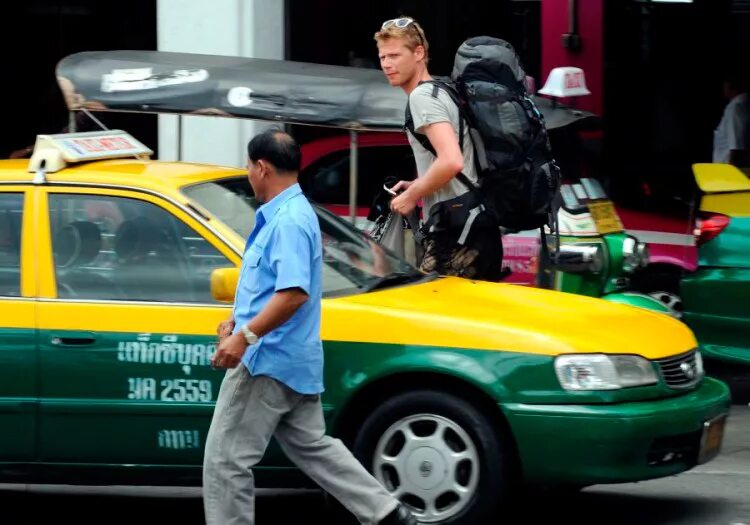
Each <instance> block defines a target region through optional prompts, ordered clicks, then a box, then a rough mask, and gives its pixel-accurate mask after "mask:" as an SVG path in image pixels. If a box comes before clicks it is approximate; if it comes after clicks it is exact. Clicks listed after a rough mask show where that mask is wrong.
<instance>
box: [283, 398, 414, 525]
mask: <svg viewBox="0 0 750 525" xmlns="http://www.w3.org/2000/svg"><path fill="white" fill-rule="evenodd" d="M276 388H277V389H279V390H286V391H287V395H296V396H298V402H297V404H296V406H295V407H294V408H293V409H292V411H291V412H289V413H288V414H287V415H286V416H284V418H283V419H282V420H281V421H280V422H279V426H278V428H277V429H276V434H275V437H276V440H277V441H278V442H279V444H280V445H281V448H282V449H283V451H284V453H285V454H286V455H287V456H288V457H289V459H291V460H292V461H293V462H294V463H295V464H296V465H297V466H298V467H299V468H301V469H302V470H303V471H304V472H305V473H306V474H307V475H308V476H310V477H311V478H312V479H313V480H314V481H315V482H316V483H317V484H318V485H320V486H321V488H323V489H324V490H325V491H326V492H328V493H329V494H331V495H332V496H333V497H335V498H336V499H337V500H339V501H340V502H341V504H342V505H344V506H345V507H346V508H347V509H349V511H350V512H351V513H352V514H354V515H355V516H356V517H357V519H358V520H359V521H360V522H361V523H365V524H375V523H379V522H380V521H381V520H382V519H383V518H384V517H386V516H387V515H389V514H391V513H392V512H393V511H394V509H395V508H396V507H397V506H398V503H399V502H398V500H397V499H395V498H394V497H393V496H391V495H390V494H389V493H388V491H387V490H385V488H384V487H383V486H382V485H381V484H380V483H379V482H378V480H376V479H375V478H374V477H372V475H370V473H369V472H367V470H366V469H365V468H364V467H363V466H362V465H361V464H360V463H359V461H357V459H356V458H355V457H354V456H353V455H352V453H351V452H350V451H349V449H347V448H346V446H344V444H343V443H342V442H341V441H340V440H338V439H334V438H332V437H330V436H327V435H326V434H325V421H324V420H323V408H322V406H321V404H320V396H302V395H300V394H297V393H296V392H294V391H292V390H290V389H289V388H287V387H286V386H284V385H282V384H281V383H277V384H276ZM394 523H401V522H400V521H399V522H394ZM404 523H406V522H404Z"/></svg>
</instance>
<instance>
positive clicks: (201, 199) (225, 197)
mask: <svg viewBox="0 0 750 525" xmlns="http://www.w3.org/2000/svg"><path fill="white" fill-rule="evenodd" d="M182 192H183V193H184V194H185V195H187V196H188V197H189V198H191V199H192V200H194V201H195V202H197V203H198V204H200V205H201V206H202V207H203V208H205V209H206V210H208V211H209V212H211V214H213V215H214V216H215V217H216V218H218V219H219V220H221V221H222V222H224V223H225V224H227V225H228V226H229V227H230V228H232V229H233V230H234V231H236V232H237V233H238V234H239V235H240V236H242V237H243V238H247V237H248V236H249V235H250V231H251V230H252V228H253V225H254V224H255V210H256V209H257V208H258V207H259V206H260V203H259V202H258V201H257V200H256V199H255V197H254V196H253V195H252V193H251V190H250V187H249V184H248V182H247V179H246V178H231V179H222V180H215V181H211V182H204V183H200V184H196V185H194V186H188V187H186V188H183V189H182ZM313 209H314V210H315V212H316V214H317V215H318V220H319V221H320V231H321V236H322V241H323V293H324V295H325V296H336V295H347V294H353V293H362V292H368V291H374V290H377V289H382V288H387V287H389V286H396V285H399V284H405V283H410V282H416V281H419V280H422V279H426V278H428V277H429V276H426V275H425V274H423V273H421V272H420V271H419V270H417V269H416V268H414V267H413V266H411V265H410V264H409V263H408V262H406V261H404V260H402V259H399V258H398V257H396V256H395V255H394V254H392V253H391V252H389V251H388V250H386V249H385V248H383V247H382V246H380V245H379V244H377V243H376V242H374V241H373V240H371V239H369V238H368V237H367V235H366V234H364V233H363V232H361V231H359V230H357V229H356V228H354V227H353V226H351V225H350V224H349V223H348V222H346V221H344V220H343V219H341V218H339V217H337V216H336V215H334V214H333V213H331V212H329V211H327V210H325V209H323V208H322V207H320V206H317V205H313Z"/></svg>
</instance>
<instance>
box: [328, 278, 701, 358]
mask: <svg viewBox="0 0 750 525" xmlns="http://www.w3.org/2000/svg"><path fill="white" fill-rule="evenodd" d="M323 310H324V315H323V326H322V336H323V339H324V340H327V341H361V342H371V343H383V344H403V345H427V346H441V347H453V348H462V349H481V350H501V351H511V352H523V353H531V354H541V355H550V356H556V355H560V354H566V353H608V354H637V355H641V356H643V357H645V358H648V359H659V358H663V357H668V356H672V355H676V354H681V353H684V352H686V351H689V350H692V349H694V348H696V347H697V346H698V344H697V342H696V340H695V337H694V336H693V333H692V332H691V331H690V329H688V328H687V327H686V326H685V325H684V324H683V323H681V322H680V321H677V320H676V319H673V318H671V317H669V316H667V315H664V314H659V313H655V312H650V311H648V310H644V309H640V308H635V307H632V306H627V305H621V304H615V303H610V302H608V301H605V300H602V299H593V298H590V297H584V296H580V295H574V294H568V293H563V292H556V291H550V290H543V289H537V288H526V287H522V286H517V285H510V284H496V283H487V282H481V281H469V280H466V279H458V278H453V277H446V278H440V279H437V280H435V281H431V282H427V283H422V284H415V285H409V286H401V287H396V288H391V289H387V290H382V291H378V292H372V293H365V294H360V295H353V296H348V297H343V298H337V299H327V300H325V301H324V307H323ZM354 314H357V315H354Z"/></svg>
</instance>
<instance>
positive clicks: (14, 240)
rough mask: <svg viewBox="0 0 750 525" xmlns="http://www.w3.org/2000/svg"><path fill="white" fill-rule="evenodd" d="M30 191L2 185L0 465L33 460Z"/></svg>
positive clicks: (34, 356)
mask: <svg viewBox="0 0 750 525" xmlns="http://www.w3.org/2000/svg"><path fill="white" fill-rule="evenodd" d="M34 194H35V192H34V189H33V188H28V187H23V186H10V185H9V186H0V429H2V431H0V463H13V462H26V461H30V460H33V458H34V455H35V444H36V440H35V436H36V411H37V401H38V399H37V380H36V368H37V347H36V329H35V327H34V324H35V323H34V308H35V302H34V296H35V295H36V277H35V273H34V260H35V245H36V243H35V242H34V235H35V233H36V232H35V227H34V224H33V221H32V220H31V219H32V216H31V213H30V210H31V209H32V206H33V202H32V201H33V198H34Z"/></svg>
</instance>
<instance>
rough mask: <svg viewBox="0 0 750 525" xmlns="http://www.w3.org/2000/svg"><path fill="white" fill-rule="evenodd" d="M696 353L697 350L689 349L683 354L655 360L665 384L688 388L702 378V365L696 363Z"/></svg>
mask: <svg viewBox="0 0 750 525" xmlns="http://www.w3.org/2000/svg"><path fill="white" fill-rule="evenodd" d="M697 353H698V351H697V350H691V351H690V352H687V353H685V354H680V355H677V356H673V357H668V358H666V359H657V360H656V363H657V364H658V365H659V371H660V372H661V376H662V378H663V379H664V382H665V383H666V384H667V386H670V387H672V388H688V387H691V386H693V385H694V384H696V383H697V382H698V381H700V380H701V379H702V377H703V375H702V370H701V369H702V367H701V366H699V364H698V357H696V354H697Z"/></svg>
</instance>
